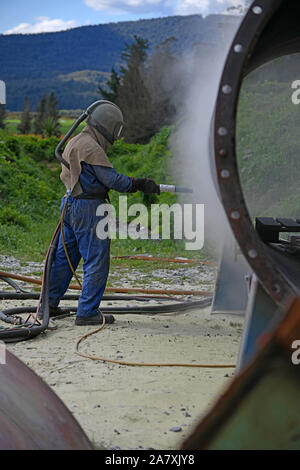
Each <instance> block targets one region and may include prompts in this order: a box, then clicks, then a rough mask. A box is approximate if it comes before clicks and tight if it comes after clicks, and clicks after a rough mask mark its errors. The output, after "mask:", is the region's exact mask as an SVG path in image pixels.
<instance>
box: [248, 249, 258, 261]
mask: <svg viewBox="0 0 300 470" xmlns="http://www.w3.org/2000/svg"><path fill="white" fill-rule="evenodd" d="M248 255H249V258H253V259H254V258H257V251H256V250H254V249H252V250H249V251H248Z"/></svg>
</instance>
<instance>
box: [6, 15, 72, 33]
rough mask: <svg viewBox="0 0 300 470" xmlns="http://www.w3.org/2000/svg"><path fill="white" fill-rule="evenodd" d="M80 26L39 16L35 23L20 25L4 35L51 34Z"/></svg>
mask: <svg viewBox="0 0 300 470" xmlns="http://www.w3.org/2000/svg"><path fill="white" fill-rule="evenodd" d="M76 26H78V24H77V21H75V20H70V21H64V20H61V19H59V18H57V19H53V20H51V19H50V18H48V17H47V16H38V17H37V18H35V22H34V23H32V24H30V23H20V24H19V25H17V26H15V27H14V28H11V29H8V30H7V31H4V33H3V34H29V33H49V32H53V31H63V30H65V29H70V28H74V27H76Z"/></svg>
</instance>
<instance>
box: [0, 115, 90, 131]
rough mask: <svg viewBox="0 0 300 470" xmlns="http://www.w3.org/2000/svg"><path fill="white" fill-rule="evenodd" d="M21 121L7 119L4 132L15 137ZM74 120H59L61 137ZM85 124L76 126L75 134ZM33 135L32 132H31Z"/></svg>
mask: <svg viewBox="0 0 300 470" xmlns="http://www.w3.org/2000/svg"><path fill="white" fill-rule="evenodd" d="M20 122H21V120H20V119H15V118H8V119H6V120H5V125H6V131H7V132H8V133H9V134H11V135H15V134H18V133H19V131H18V125H19V124H20ZM74 122H75V119H69V118H66V117H62V118H61V119H60V131H61V135H65V134H66V133H67V132H68V130H69V129H70V128H71V127H72V125H73V124H74ZM84 125H85V124H80V125H79V126H78V129H77V130H76V132H75V134H78V133H79V132H80V131H81V130H82V129H83V127H84ZM32 133H33V130H32Z"/></svg>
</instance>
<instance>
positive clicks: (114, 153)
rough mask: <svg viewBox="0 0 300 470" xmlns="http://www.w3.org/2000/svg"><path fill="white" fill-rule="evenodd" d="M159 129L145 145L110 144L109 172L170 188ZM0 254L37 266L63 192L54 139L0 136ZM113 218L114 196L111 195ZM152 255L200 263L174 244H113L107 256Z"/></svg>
mask: <svg viewBox="0 0 300 470" xmlns="http://www.w3.org/2000/svg"><path fill="white" fill-rule="evenodd" d="M169 133H170V130H169V129H167V128H165V129H163V130H162V131H161V132H160V133H159V134H158V135H157V136H155V137H154V138H153V139H152V141H151V142H150V143H149V144H148V145H132V144H126V143H124V142H123V141H119V142H116V143H115V145H114V146H112V147H111V149H110V151H109V156H110V158H111V161H112V163H113V165H114V167H115V168H116V169H117V170H118V171H119V172H122V173H124V174H128V175H130V176H136V177H151V178H154V179H155V180H156V181H159V182H161V183H164V182H167V181H168V182H172V180H171V177H170V167H169V165H170V152H169V149H168V137H169ZM0 142H1V143H0V152H1V153H0V187H1V190H0V253H1V254H10V255H14V256H16V257H19V258H21V259H24V260H29V259H33V260H42V259H43V257H44V255H45V252H46V250H47V246H48V244H49V241H50V239H51V235H52V233H53V231H54V229H55V227H56V225H57V223H58V221H59V206H60V200H61V197H62V196H63V194H64V192H65V188H64V186H63V185H62V183H61V182H60V179H59V174H60V166H59V165H58V164H57V162H56V159H55V157H54V149H55V147H56V145H57V143H58V139H57V138H48V139H42V138H39V137H36V136H16V135H11V134H10V133H7V132H4V131H1V132H0ZM129 198H130V201H129V203H130V204H133V203H143V204H146V206H147V207H150V206H151V204H152V203H160V204H161V203H166V204H169V205H171V204H173V203H174V202H176V197H175V196H174V195H172V194H167V193H164V194H162V195H161V196H160V197H158V196H156V195H144V194H143V193H141V192H138V193H135V194H132V195H130V196H129ZM111 202H112V204H113V205H114V206H115V207H116V211H117V213H118V206H119V204H118V203H119V194H118V193H116V192H114V191H112V192H111ZM141 253H152V254H154V255H157V256H169V257H173V256H186V257H190V258H191V257H192V258H193V257H201V256H203V255H202V252H192V251H185V247H184V243H183V242H181V241H174V240H131V239H128V240H119V239H116V240H113V242H112V255H128V254H141Z"/></svg>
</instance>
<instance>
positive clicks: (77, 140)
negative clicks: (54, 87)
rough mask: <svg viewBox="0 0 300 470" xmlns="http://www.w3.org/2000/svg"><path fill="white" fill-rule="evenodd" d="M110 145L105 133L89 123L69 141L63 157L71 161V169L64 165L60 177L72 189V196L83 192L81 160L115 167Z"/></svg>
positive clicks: (68, 188) (91, 163)
mask: <svg viewBox="0 0 300 470" xmlns="http://www.w3.org/2000/svg"><path fill="white" fill-rule="evenodd" d="M109 147H110V143H109V142H108V141H107V140H106V139H105V138H104V137H103V135H102V134H100V132H98V131H97V130H96V129H94V128H93V127H91V126H89V125H88V124H87V125H86V127H85V128H84V129H83V130H82V131H81V132H80V134H78V135H77V136H75V137H73V138H72V139H71V140H70V141H69V142H68V144H67V146H66V148H65V150H64V152H63V158H64V159H65V160H66V161H67V162H68V163H69V165H70V170H68V168H67V167H66V166H65V165H62V172H61V174H60V179H61V181H62V182H63V183H64V185H65V186H66V188H67V190H70V191H71V196H73V197H75V196H79V194H81V193H82V192H83V190H82V187H81V185H80V183H79V176H80V173H81V162H85V163H89V164H90V165H101V166H106V167H108V168H113V166H112V164H111V163H110V161H109V159H108V156H107V154H106V152H107V151H108V149H109Z"/></svg>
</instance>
